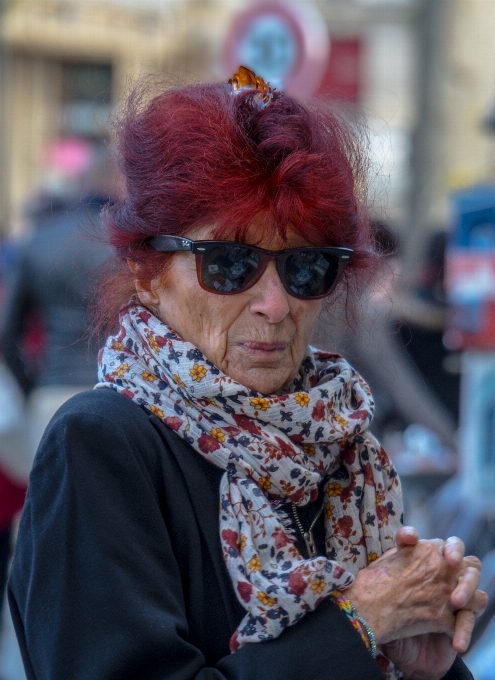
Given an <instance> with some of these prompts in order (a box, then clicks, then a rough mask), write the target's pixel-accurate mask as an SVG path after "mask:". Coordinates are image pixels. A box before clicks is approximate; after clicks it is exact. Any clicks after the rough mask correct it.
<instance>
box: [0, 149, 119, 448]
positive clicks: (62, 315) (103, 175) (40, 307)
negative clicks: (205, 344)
mask: <svg viewBox="0 0 495 680" xmlns="http://www.w3.org/2000/svg"><path fill="white" fill-rule="evenodd" d="M114 190H115V174H114V172H113V170H112V166H111V162H110V159H109V158H108V156H107V153H106V150H105V149H104V148H103V147H102V148H98V149H97V150H96V151H95V153H94V155H93V157H92V162H91V164H90V166H89V167H88V168H87V170H86V172H85V173H84V174H83V175H82V176H81V178H80V181H79V187H78V194H77V195H76V196H72V197H70V199H69V200H67V201H66V207H65V209H63V207H62V205H61V204H60V203H59V204H58V205H57V208H58V211H57V212H51V211H50V210H49V209H47V201H45V202H41V204H40V210H39V211H38V213H37V214H36V212H35V213H34V214H32V215H31V217H32V218H33V221H34V226H35V228H34V230H33V233H32V234H31V235H30V236H29V237H28V238H27V239H26V241H25V242H24V243H23V244H22V245H21V246H20V248H19V252H18V254H17V258H16V260H15V263H14V265H13V268H12V274H11V277H10V281H9V285H8V289H7V294H6V300H5V306H4V314H3V323H2V326H1V331H0V340H1V346H2V350H3V354H4V358H5V362H6V364H7V366H8V367H9V368H10V370H11V371H12V373H13V375H14V377H15V378H16V380H17V381H18V383H19V385H20V387H21V388H22V391H23V392H24V394H25V395H26V397H27V408H28V413H29V417H28V425H29V429H30V435H31V443H32V454H33V456H34V452H35V449H36V447H37V445H38V442H39V440H40V438H41V435H42V433H43V431H44V429H45V427H46V425H47V424H48V422H49V420H50V418H51V416H52V415H53V413H54V412H55V411H56V410H57V408H58V407H59V406H60V405H61V404H62V403H63V402H64V401H66V400H67V399H68V398H69V397H71V396H72V395H73V394H76V393H77V392H80V391H83V390H84V389H87V388H88V387H89V386H91V385H93V384H94V382H95V379H96V358H97V350H98V348H97V346H96V343H95V342H94V341H93V342H91V341H90V340H89V339H88V327H89V306H90V301H91V286H92V282H93V279H94V274H95V271H96V270H97V268H98V267H99V265H101V264H102V263H103V262H104V260H105V259H106V257H107V255H108V253H107V251H106V250H105V248H104V247H102V245H101V243H100V242H98V241H97V240H96V239H95V238H92V237H91V232H92V230H93V229H94V228H95V226H96V227H97V224H98V220H99V213H100V210H101V208H102V206H103V205H104V204H105V203H106V202H107V201H108V199H109V196H111V195H112V194H113V192H114ZM68 206H71V207H68ZM33 321H34V323H36V324H38V325H39V326H40V329H42V330H40V332H41V345H42V347H41V350H42V351H41V354H40V356H38V357H37V361H33V360H31V361H29V360H28V359H29V357H28V354H29V353H28V352H27V351H26V347H25V339H26V336H27V332H28V329H29V327H30V326H32V324H33ZM32 354H33V352H31V355H32ZM34 354H36V353H34ZM31 358H32V357H31Z"/></svg>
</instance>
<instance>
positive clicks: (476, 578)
mask: <svg viewBox="0 0 495 680" xmlns="http://www.w3.org/2000/svg"><path fill="white" fill-rule="evenodd" d="M461 566H462V568H463V571H462V572H461V573H460V574H459V577H458V579H457V584H456V587H455V588H454V590H453V591H452V594H451V596H450V602H451V604H452V606H453V607H454V608H455V609H463V608H464V607H467V605H468V602H469V600H470V599H471V597H472V596H473V594H474V592H475V591H476V589H477V588H478V586H479V584H480V578H481V562H480V560H479V559H478V558H477V557H474V555H470V556H469V557H465V558H464V559H463V560H462V565H461Z"/></svg>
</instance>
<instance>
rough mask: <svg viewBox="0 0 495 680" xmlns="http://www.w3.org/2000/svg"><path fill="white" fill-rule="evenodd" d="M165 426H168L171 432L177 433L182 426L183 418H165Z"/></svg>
mask: <svg viewBox="0 0 495 680" xmlns="http://www.w3.org/2000/svg"><path fill="white" fill-rule="evenodd" d="M165 424H166V425H168V426H169V428H170V429H171V430H174V432H177V430H178V429H179V428H180V426H181V425H182V418H177V416H168V417H167V418H165Z"/></svg>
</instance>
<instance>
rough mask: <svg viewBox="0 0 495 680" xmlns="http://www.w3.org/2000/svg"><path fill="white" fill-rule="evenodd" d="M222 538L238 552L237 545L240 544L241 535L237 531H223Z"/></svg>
mask: <svg viewBox="0 0 495 680" xmlns="http://www.w3.org/2000/svg"><path fill="white" fill-rule="evenodd" d="M222 538H223V540H224V541H225V543H227V545H230V547H231V548H234V550H236V551H237V544H238V543H239V534H238V533H237V531H232V529H224V530H223V531H222Z"/></svg>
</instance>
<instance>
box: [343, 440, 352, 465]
mask: <svg viewBox="0 0 495 680" xmlns="http://www.w3.org/2000/svg"><path fill="white" fill-rule="evenodd" d="M340 455H341V458H342V461H343V462H344V463H347V465H352V464H353V463H354V461H355V460H356V451H355V450H354V444H350V445H348V446H345V447H344V449H343V450H342V453H341V454H340Z"/></svg>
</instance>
